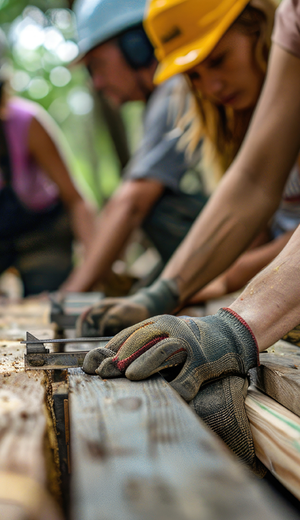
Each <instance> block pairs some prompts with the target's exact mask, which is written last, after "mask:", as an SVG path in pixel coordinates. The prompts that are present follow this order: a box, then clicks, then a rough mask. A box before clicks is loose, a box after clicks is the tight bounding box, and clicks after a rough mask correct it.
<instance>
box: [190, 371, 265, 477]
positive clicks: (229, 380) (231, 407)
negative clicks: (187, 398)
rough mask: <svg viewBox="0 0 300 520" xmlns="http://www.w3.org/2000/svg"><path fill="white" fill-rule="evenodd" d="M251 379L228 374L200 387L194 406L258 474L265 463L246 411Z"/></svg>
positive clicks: (262, 473) (200, 415)
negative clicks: (262, 460)
mask: <svg viewBox="0 0 300 520" xmlns="http://www.w3.org/2000/svg"><path fill="white" fill-rule="evenodd" d="M247 390H248V379H247V378H243V377H238V376H227V377H224V378H223V379H218V380H217V381H212V382H211V383H208V384H207V385H204V386H203V387H201V388H200V390H199V392H198V393H197V395H196V396H195V398H194V399H193V400H192V401H191V402H190V406H191V408H192V409H193V410H194V411H195V412H196V414H197V415H198V416H199V417H200V418H201V419H202V420H203V421H204V422H205V423H206V424H207V426H209V428H211V430H213V431H214V432H215V433H216V434H217V435H219V437H221V439H222V440H223V441H224V442H225V443H226V444H227V446H228V447H229V448H230V449H231V450H232V451H233V453H235V455H237V456H238V457H239V459H240V460H241V461H242V462H243V463H245V464H247V465H248V466H249V467H250V468H251V469H252V471H254V473H255V474H256V475H257V476H260V477H263V476H264V475H265V473H266V469H265V466H264V465H263V464H262V463H261V462H260V461H259V460H258V459H257V458H256V455H255V449H254V444H253V438H252V433H251V429H250V424H249V421H248V417H247V414H246V410H245V398H246V395H247Z"/></svg>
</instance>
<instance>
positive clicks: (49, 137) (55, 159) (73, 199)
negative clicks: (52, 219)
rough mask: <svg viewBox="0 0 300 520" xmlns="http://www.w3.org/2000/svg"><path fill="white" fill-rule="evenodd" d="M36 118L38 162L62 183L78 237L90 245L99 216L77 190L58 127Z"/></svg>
mask: <svg viewBox="0 0 300 520" xmlns="http://www.w3.org/2000/svg"><path fill="white" fill-rule="evenodd" d="M47 123H48V121H46V122H45V126H44V122H43V124H41V123H40V122H39V121H38V120H37V119H35V118H34V119H33V120H32V122H31V124H30V128H29V150H30V153H31V154H32V156H33V157H34V158H35V160H36V161H37V163H38V164H40V166H41V167H42V168H43V170H44V171H45V172H46V173H47V174H48V175H49V177H50V179H51V180H52V181H53V182H55V184H56V185H57V186H58V189H59V192H60V196H61V199H62V201H63V202H64V204H65V205H66V207H67V209H68V211H69V213H70V215H71V221H72V227H73V231H74V234H75V236H76V237H77V238H78V239H79V240H80V241H81V242H82V243H83V244H84V245H85V246H86V247H87V246H88V245H89V243H90V241H91V237H92V235H93V231H94V219H95V216H94V214H93V212H92V210H91V209H90V208H89V207H88V206H87V204H86V202H85V201H84V200H83V199H82V197H81V195H80V194H79V192H78V191H77V189H76V187H75V185H74V183H73V181H72V179H71V177H70V173H69V167H68V165H67V162H66V159H65V157H64V155H63V153H62V149H61V147H60V146H59V143H58V142H57V137H55V135H54V133H55V130H56V131H58V130H57V129H56V127H55V126H54V127H53V126H52V125H51V126H49V128H48V126H47Z"/></svg>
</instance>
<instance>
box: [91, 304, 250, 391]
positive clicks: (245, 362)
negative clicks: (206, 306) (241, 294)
mask: <svg viewBox="0 0 300 520" xmlns="http://www.w3.org/2000/svg"><path fill="white" fill-rule="evenodd" d="M107 347H108V349H110V351H112V352H113V353H114V355H113V356H112V357H107V350H106V349H103V348H100V347H99V348H97V349H95V350H96V351H97V354H96V353H95V351H91V352H90V353H88V354H87V355H86V357H85V360H84V364H83V369H84V370H85V371H86V372H87V373H96V374H98V375H100V376H101V377H103V378H109V377H118V376H122V375H125V376H126V377H127V378H128V379H131V380H140V379H145V378H147V377H149V376H151V375H152V374H154V373H156V372H159V371H162V370H164V369H166V368H169V367H174V366H177V365H179V364H183V366H182V368H181V370H180V372H179V374H178V375H177V376H176V377H175V379H174V380H173V381H172V382H171V383H170V384H171V386H172V387H173V388H174V389H175V390H176V391H177V392H178V393H179V394H180V395H181V396H182V397H183V399H185V400H186V401H191V399H193V398H194V397H195V395H196V394H197V392H198V390H199V388H200V386H201V385H202V384H204V383H205V382H208V381H211V380H214V379H217V378H219V377H223V376H225V375H227V374H235V375H240V376H245V375H246V374H247V372H248V370H249V369H250V368H253V367H255V366H257V365H258V364H259V358H258V347H257V343H256V340H255V337H254V334H253V333H252V331H251V329H250V327H249V326H248V325H247V323H246V322H245V321H244V320H243V319H242V318H241V317H240V316H239V315H238V314H236V313H235V312H234V311H232V310H231V309H220V310H219V311H218V312H217V314H215V315H213V316H206V317H204V318H190V317H180V318H176V317H175V316H168V315H164V316H156V317H154V318H150V319H148V320H145V321H142V322H141V323H138V324H137V325H134V326H132V327H129V328H128V329H125V330H123V331H122V332H120V333H119V334H117V336H115V337H114V338H113V339H112V340H111V341H110V342H109V343H108V344H107ZM105 354H106V355H105ZM95 356H96V357H97V363H98V362H99V365H98V368H97V369H94V366H95V361H93V364H92V363H91V359H93V360H94V359H95ZM104 357H105V359H104ZM90 363H91V364H90ZM91 365H92V366H91Z"/></svg>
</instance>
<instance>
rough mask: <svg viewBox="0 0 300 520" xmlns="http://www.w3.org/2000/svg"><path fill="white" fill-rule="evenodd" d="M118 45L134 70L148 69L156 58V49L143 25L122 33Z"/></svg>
mask: <svg viewBox="0 0 300 520" xmlns="http://www.w3.org/2000/svg"><path fill="white" fill-rule="evenodd" d="M118 44H119V47H120V49H121V51H122V53H123V56H124V57H125V59H126V61H127V63H128V64H129V65H130V66H131V67H132V68H133V69H140V68H142V67H148V65H150V63H151V61H152V60H153V58H154V49H153V47H152V45H151V43H150V41H149V39H148V37H147V36H146V33H145V31H144V29H143V26H142V25H139V26H137V27H134V28H132V29H129V30H128V31H125V32H124V33H122V34H121V35H120V36H119V37H118Z"/></svg>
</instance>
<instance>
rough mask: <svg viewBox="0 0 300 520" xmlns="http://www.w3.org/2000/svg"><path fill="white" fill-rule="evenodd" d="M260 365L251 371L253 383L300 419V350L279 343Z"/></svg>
mask: <svg viewBox="0 0 300 520" xmlns="http://www.w3.org/2000/svg"><path fill="white" fill-rule="evenodd" d="M260 363H261V366H260V367H258V368H256V369H253V370H251V371H250V379H251V383H252V384H253V385H254V386H256V387H257V388H259V389H260V390H261V391H263V392H264V393H265V394H267V395H268V396H270V397H272V398H273V399H275V400H276V401H277V402H278V403H280V404H282V405H283V406H285V407H286V408H287V409H288V410H290V411H291V412H293V413H295V414H296V415H298V416H299V417H300V400H299V395H300V348H299V347H297V346H295V345H291V344H290V343H287V342H286V341H278V342H277V343H276V344H275V345H273V346H272V347H270V348H269V349H268V351H267V352H266V353H264V352H263V353H261V354H260Z"/></svg>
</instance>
